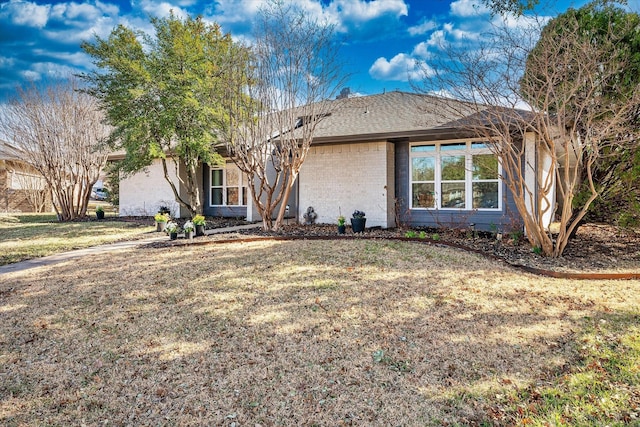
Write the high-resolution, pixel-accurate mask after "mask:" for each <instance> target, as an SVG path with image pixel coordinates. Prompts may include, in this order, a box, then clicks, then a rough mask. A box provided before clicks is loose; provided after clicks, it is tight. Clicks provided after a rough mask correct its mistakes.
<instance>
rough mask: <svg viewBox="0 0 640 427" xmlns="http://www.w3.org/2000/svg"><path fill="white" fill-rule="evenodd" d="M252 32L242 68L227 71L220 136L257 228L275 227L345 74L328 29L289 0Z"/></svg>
mask: <svg viewBox="0 0 640 427" xmlns="http://www.w3.org/2000/svg"><path fill="white" fill-rule="evenodd" d="M256 28H257V32H256V37H255V42H254V44H253V46H252V47H251V49H249V51H246V50H245V51H239V52H238V53H240V54H248V55H249V56H250V58H249V61H248V65H249V67H248V68H246V67H236V69H235V70H234V75H235V78H233V79H231V82H232V83H233V84H231V85H229V88H228V90H229V95H228V96H227V97H226V98H227V100H228V103H227V110H228V116H229V126H228V128H227V129H226V132H225V135H223V136H222V138H223V139H224V141H225V143H226V147H227V150H228V151H229V153H230V154H231V156H232V157H233V160H234V162H235V163H236V165H237V166H238V168H239V169H240V170H241V171H242V172H244V173H245V174H246V175H247V177H248V183H249V187H250V189H251V190H252V198H253V202H254V204H255V206H256V208H257V210H258V212H259V214H260V215H261V216H262V222H263V226H264V228H265V229H278V228H279V227H280V226H281V224H282V221H283V219H284V216H285V212H286V201H287V199H288V198H289V195H290V194H291V190H292V188H293V186H294V184H295V181H296V179H297V177H298V174H299V172H300V168H301V167H302V164H303V163H304V160H305V158H306V156H307V153H308V151H309V147H310V145H311V142H312V139H313V134H314V132H315V129H316V127H317V126H318V124H319V123H320V122H321V121H322V119H323V118H324V117H326V116H327V115H328V114H330V112H331V111H332V110H333V109H335V108H336V107H337V105H338V104H339V101H335V100H334V101H331V99H333V98H334V97H335V95H336V93H337V91H338V89H339V88H340V85H341V84H342V83H343V81H344V75H342V74H341V63H340V61H339V57H338V54H339V49H338V44H337V42H336V39H335V37H334V31H333V27H332V26H331V25H328V24H322V23H319V22H317V21H314V20H312V19H309V18H307V17H306V15H305V13H304V11H303V10H301V9H300V8H299V7H297V6H296V5H295V4H294V3H293V2H281V1H274V2H272V3H270V4H269V6H268V7H266V8H264V9H263V10H262V11H261V13H260V19H259V22H257V25H256ZM235 63H237V64H241V65H243V64H244V65H246V64H247V61H245V60H242V58H241V57H239V59H238V61H236V62H234V64H235ZM278 205H279V208H278ZM276 208H277V209H278V210H277V214H276V215H275V222H274V220H273V217H274V214H275V211H276Z"/></svg>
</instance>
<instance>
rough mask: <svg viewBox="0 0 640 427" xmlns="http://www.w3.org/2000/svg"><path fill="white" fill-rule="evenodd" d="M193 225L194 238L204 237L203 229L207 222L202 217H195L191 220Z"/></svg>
mask: <svg viewBox="0 0 640 427" xmlns="http://www.w3.org/2000/svg"><path fill="white" fill-rule="evenodd" d="M192 221H193V225H195V226H196V236H204V229H205V227H206V225H207V221H206V220H205V219H204V216H203V215H196V216H194V217H193V219H192Z"/></svg>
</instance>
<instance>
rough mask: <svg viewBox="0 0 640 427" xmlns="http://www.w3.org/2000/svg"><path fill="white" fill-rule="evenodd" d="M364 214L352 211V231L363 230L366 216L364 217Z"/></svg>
mask: <svg viewBox="0 0 640 427" xmlns="http://www.w3.org/2000/svg"><path fill="white" fill-rule="evenodd" d="M365 215H366V214H365V213H364V212H362V211H358V210H356V211H353V215H351V216H352V217H353V218H351V228H352V229H353V232H354V233H362V232H363V231H364V227H365V225H366V223H367V218H365V217H364V216H365Z"/></svg>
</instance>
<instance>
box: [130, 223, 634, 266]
mask: <svg viewBox="0 0 640 427" xmlns="http://www.w3.org/2000/svg"><path fill="white" fill-rule="evenodd" d="M144 219H145V220H148V218H144ZM123 220H125V221H126V220H131V219H126V218H125V219H123ZM246 224H250V223H249V222H248V221H245V220H243V219H240V218H211V217H209V218H207V229H216V228H225V227H232V226H236V225H246ZM411 230H412V231H414V232H415V234H416V236H419V235H420V232H421V231H423V232H424V235H423V236H424V237H423V238H420V237H416V239H417V240H423V241H426V242H430V243H432V244H443V245H452V246H458V247H464V248H468V249H471V250H472V251H475V252H479V253H482V254H484V255H487V256H490V257H497V258H499V259H502V260H504V261H505V262H507V263H508V264H511V265H517V266H524V267H525V268H528V269H532V270H544V271H549V272H560V273H572V274H580V273H594V274H616V273H623V274H628V273H638V274H640V229H630V228H621V227H617V226H614V225H609V224H594V223H588V224H584V225H582V226H581V227H580V228H579V229H578V232H577V233H576V236H575V238H573V239H572V240H571V241H570V242H569V244H568V246H567V248H566V249H565V251H564V254H563V256H562V257H560V258H549V257H545V256H542V255H538V254H536V253H535V252H534V251H533V250H532V248H531V245H530V244H529V242H528V241H527V240H526V238H524V237H523V236H521V235H520V236H512V235H505V236H503V238H502V239H501V240H498V239H496V237H495V235H493V234H491V233H483V232H477V233H471V232H470V231H469V230H456V229H428V228H416V229H411ZM407 231H409V230H408V229H406V228H394V229H381V228H367V229H366V230H365V232H364V233H360V234H354V233H352V232H351V228H350V227H349V226H348V227H347V232H346V234H345V235H342V236H339V235H338V233H337V226H336V225H332V224H316V225H302V224H293V223H291V224H285V225H283V226H282V228H281V229H280V230H279V231H277V232H274V231H265V230H263V229H262V228H255V229H249V230H242V231H239V232H237V233H234V235H232V236H229V235H223V236H220V235H212V236H207V237H199V238H197V242H200V243H204V241H206V240H219V239H221V238H229V237H232V238H235V237H249V236H253V237H255V236H259V237H279V238H282V237H295V238H300V237H326V238H338V237H340V238H354V237H355V238H358V237H359V238H362V237H367V238H394V239H397V238H406V237H407ZM176 243H177V244H180V243H181V242H180V241H178V242H175V243H173V244H176ZM166 244H170V242H169V241H167V242H166ZM155 245H160V246H161V245H163V243H159V244H155Z"/></svg>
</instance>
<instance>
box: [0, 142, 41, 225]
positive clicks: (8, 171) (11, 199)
mask: <svg viewBox="0 0 640 427" xmlns="http://www.w3.org/2000/svg"><path fill="white" fill-rule="evenodd" d="M24 158H25V154H24V153H23V152H22V151H21V150H20V149H19V148H17V147H14V146H12V145H10V144H9V143H7V142H5V141H2V140H0V212H51V211H52V208H53V207H52V204H51V197H50V194H49V192H48V191H46V182H45V180H44V178H42V176H40V174H39V173H38V172H37V171H36V170H35V169H34V168H33V167H32V166H30V165H29V164H28V163H27V162H25V161H24Z"/></svg>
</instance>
